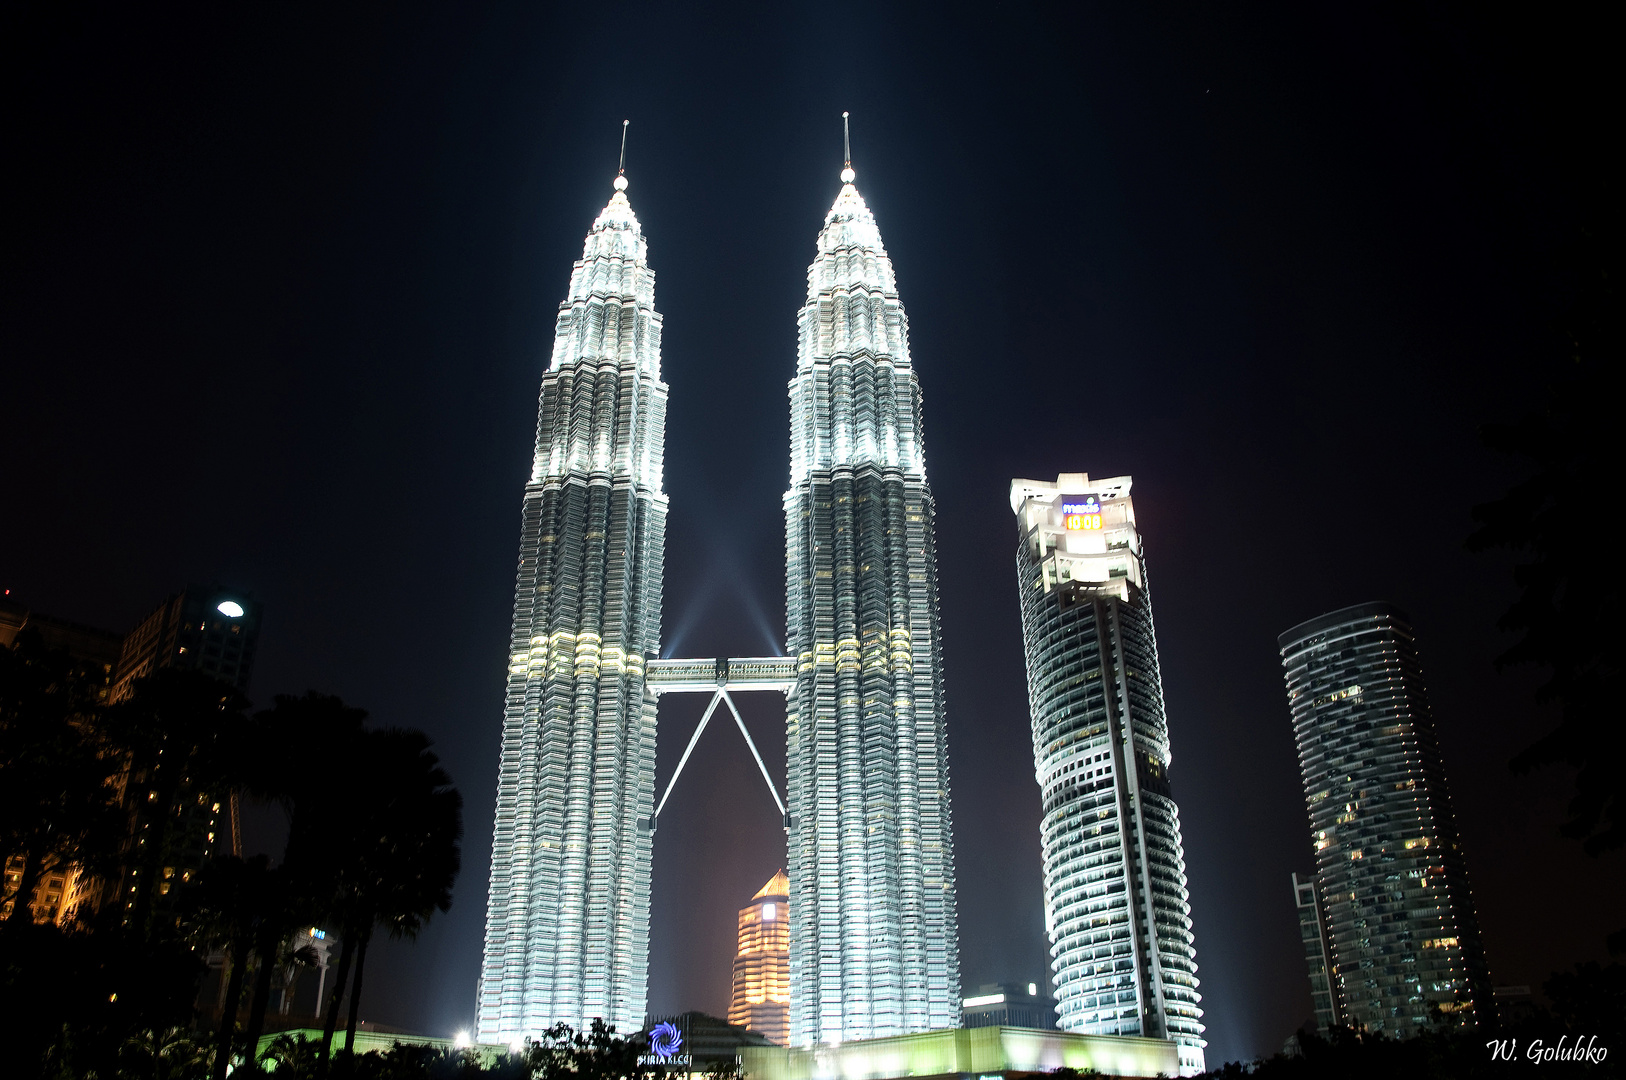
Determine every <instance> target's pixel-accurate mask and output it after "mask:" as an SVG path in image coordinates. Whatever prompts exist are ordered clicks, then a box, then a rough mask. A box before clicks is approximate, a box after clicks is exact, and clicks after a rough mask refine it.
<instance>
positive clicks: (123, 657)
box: [0, 585, 261, 923]
mask: <svg viewBox="0 0 1626 1080" xmlns="http://www.w3.org/2000/svg"><path fill="white" fill-rule="evenodd" d="M260 612H261V607H260V604H259V603H258V602H257V601H256V600H254V598H253V597H252V596H250V595H249V594H247V593H244V592H242V591H240V590H236V589H229V588H226V587H224V586H221V585H188V586H187V587H186V588H185V589H184V590H183V591H181V592H179V593H176V594H175V595H173V596H170V597H168V598H167V599H165V600H164V602H163V603H162V604H161V605H159V607H158V608H157V610H155V611H153V612H152V614H150V615H148V616H147V617H146V618H145V619H142V620H141V622H140V623H138V624H137V625H136V628H135V629H134V630H131V631H130V632H129V633H128V634H124V635H118V634H114V633H111V632H109V631H105V630H98V629H96V628H94V627H88V626H82V625H80V624H77V623H71V622H67V621H65V620H61V619H55V618H52V617H50V616H48V615H41V614H39V613H37V612H31V611H29V610H28V609H26V608H24V607H22V605H20V604H15V603H13V602H11V601H10V600H9V598H8V599H7V600H6V601H5V602H3V603H0V645H10V644H12V643H13V641H14V640H15V638H16V636H17V634H18V633H21V632H22V631H23V630H25V629H34V630H37V631H38V632H39V633H40V635H41V637H42V639H43V641H44V643H45V644H46V645H47V646H48V647H50V648H56V649H63V650H65V651H66V652H68V653H69V654H70V655H71V656H73V657H74V658H76V659H78V660H80V661H83V662H85V663H87V664H90V665H92V668H93V670H96V671H99V672H100V673H101V677H102V678H103V679H105V690H103V691H101V692H100V696H101V697H102V698H103V700H105V701H107V702H108V703H111V704H117V703H118V702H121V701H123V700H125V699H126V698H128V697H129V696H130V695H131V694H132V693H133V692H134V691H135V683H136V680H138V679H142V678H146V677H147V676H149V675H151V674H152V673H153V672H154V671H157V670H158V669H159V668H183V669H189V670H197V671H202V672H203V673H204V674H207V675H210V676H212V677H213V678H216V679H219V680H221V681H222V682H226V683H229V684H231V685H232V686H234V687H235V688H236V689H237V690H238V691H240V692H242V691H246V690H247V689H248V683H249V677H250V675H251V674H252V672H253V664H254V649H255V646H256V644H257V643H258V641H259V631H260ZM141 779H142V778H141V776H140V775H139V774H135V773H132V771H131V768H130V767H128V766H127V767H126V768H125V770H124V771H123V772H122V773H121V774H120V775H119V777H118V783H117V790H118V792H119V798H120V800H121V803H122V809H123V811H124V812H125V813H126V814H127V815H128V825H127V829H128V832H127V835H126V838H125V848H126V856H125V859H124V862H125V863H126V865H124V866H122V867H119V868H116V869H113V870H109V871H104V872H103V873H102V874H99V875H92V874H87V873H86V872H85V871H84V869H83V868H82V867H80V866H77V865H63V866H59V867H56V868H55V869H54V870H53V871H52V872H51V873H49V874H47V875H46V876H45V877H44V878H42V880H41V882H40V885H39V887H38V888H37V889H36V890H35V898H34V908H35V914H36V917H37V918H44V919H49V920H50V921H54V922H58V923H71V922H73V921H74V920H76V919H78V918H82V917H88V916H89V915H90V914H91V913H92V912H94V911H96V910H98V909H102V908H103V907H104V906H105V905H107V904H112V903H123V906H124V907H125V909H126V911H128V910H129V909H130V908H131V906H132V905H131V904H130V903H129V902H127V901H121V900H120V899H119V898H120V897H121V896H124V895H126V894H127V893H128V890H127V889H126V888H123V887H122V885H123V884H124V883H126V882H127V881H128V880H129V879H130V875H131V874H132V873H134V872H135V869H134V867H133V866H131V865H128V864H129V862H130V852H132V851H133V850H134V848H135V845H136V844H137V841H138V838H139V837H141V836H142V835H144V834H145V830H146V827H147V825H148V822H147V820H146V817H147V814H148V810H147V804H146V803H145V802H144V801H143V800H140V799H137V798H134V797H133V796H132V795H131V794H130V792H131V791H132V790H139V789H142V784H141V782H140V781H141ZM166 831H167V833H168V835H169V837H170V855H169V859H168V861H169V863H170V865H166V866H164V867H163V868H162V870H161V872H162V873H163V875H164V880H163V881H161V882H160V883H159V885H158V886H157V890H158V893H157V903H158V904H159V905H160V906H161V907H163V906H167V904H168V903H169V902H170V901H169V899H168V898H169V897H170V896H171V894H172V892H173V891H174V889H175V888H176V887H178V886H180V885H182V884H184V883H185V882H187V881H189V880H191V878H192V876H193V875H194V874H195V873H197V871H198V869H199V868H200V867H202V865H203V864H204V863H205V862H206V861H208V859H209V858H211V857H212V856H214V855H217V854H223V853H233V852H236V853H240V852H241V846H242V828H241V824H240V820H239V813H238V804H237V797H236V796H235V795H232V796H231V797H230V798H228V799H227V800H226V801H224V802H213V801H210V802H207V803H199V804H190V803H188V805H186V806H184V807H183V808H182V809H181V810H180V811H179V817H178V819H177V820H176V821H175V822H174V823H173V824H172V825H171V827H170V828H169V829H168V830H166ZM19 861H20V860H19V859H17V858H15V857H14V858H13V859H12V860H11V861H10V862H9V863H8V865H7V867H6V872H7V876H8V880H9V879H10V878H11V877H12V876H13V875H15V876H17V877H18V878H19V879H20V876H21V875H20V867H19ZM5 910H6V911H8V912H9V910H10V909H9V905H8V906H7V908H6V909H5Z"/></svg>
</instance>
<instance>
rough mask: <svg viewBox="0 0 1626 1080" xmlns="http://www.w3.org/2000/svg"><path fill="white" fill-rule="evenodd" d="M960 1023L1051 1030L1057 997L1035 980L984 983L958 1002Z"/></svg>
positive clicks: (1054, 1020) (961, 1024) (972, 1025)
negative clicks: (1043, 990) (1031, 981)
mask: <svg viewBox="0 0 1626 1080" xmlns="http://www.w3.org/2000/svg"><path fill="white" fill-rule="evenodd" d="M960 1026H961V1027H968V1028H975V1027H1019V1028H1038V1029H1041V1030H1046V1029H1054V1028H1055V1026H1056V999H1055V998H1053V997H1049V996H1047V995H1044V994H1041V993H1039V984H1038V983H1027V984H1025V985H1024V984H1023V983H984V984H983V985H981V986H979V987H977V989H976V990H975V991H974V992H973V993H969V994H967V995H966V996H965V1000H964V1001H962V1002H960Z"/></svg>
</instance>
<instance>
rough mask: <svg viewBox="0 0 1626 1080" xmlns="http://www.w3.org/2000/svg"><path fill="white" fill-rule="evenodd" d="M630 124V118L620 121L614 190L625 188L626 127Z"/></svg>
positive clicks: (623, 189)
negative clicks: (619, 160)
mask: <svg viewBox="0 0 1626 1080" xmlns="http://www.w3.org/2000/svg"><path fill="white" fill-rule="evenodd" d="M631 125H632V121H631V120H623V121H621V164H620V165H618V166H617V167H616V170H615V190H617V191H625V190H627V128H628V127H630V126H631Z"/></svg>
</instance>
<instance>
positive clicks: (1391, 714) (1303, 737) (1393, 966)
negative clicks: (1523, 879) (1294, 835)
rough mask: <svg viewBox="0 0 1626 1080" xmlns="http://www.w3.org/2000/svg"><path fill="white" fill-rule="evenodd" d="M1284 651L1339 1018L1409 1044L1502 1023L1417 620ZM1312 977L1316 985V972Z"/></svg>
mask: <svg viewBox="0 0 1626 1080" xmlns="http://www.w3.org/2000/svg"><path fill="white" fill-rule="evenodd" d="M1278 644H1279V645H1280V647H1281V656H1282V666H1283V669H1284V671H1285V674H1286V679H1287V698H1288V706H1289V708H1290V710H1291V711H1292V716H1293V734H1294V738H1295V739H1296V740H1297V743H1298V753H1299V768H1300V770H1301V772H1302V774H1303V779H1304V797H1305V805H1306V808H1307V810H1308V811H1309V817H1310V830H1311V834H1312V840H1313V843H1314V846H1315V858H1316V873H1315V886H1316V892H1317V894H1318V896H1319V899H1320V901H1321V903H1322V905H1323V918H1324V929H1325V934H1326V937H1327V960H1328V962H1329V963H1330V965H1331V966H1330V987H1329V993H1330V994H1331V996H1332V1000H1330V1001H1329V1007H1328V1013H1329V1014H1331V1015H1341V1017H1342V1023H1344V1024H1348V1025H1350V1026H1355V1027H1364V1028H1366V1029H1368V1030H1371V1031H1379V1032H1382V1033H1383V1034H1385V1035H1394V1036H1399V1037H1405V1036H1407V1035H1410V1034H1413V1033H1415V1032H1417V1031H1419V1030H1421V1029H1423V1028H1426V1027H1427V1026H1429V1024H1430V1023H1431V1021H1432V1018H1433V1017H1434V1016H1436V1015H1444V1016H1445V1017H1447V1018H1454V1019H1456V1020H1457V1021H1458V1022H1459V1023H1463V1024H1472V1023H1478V1022H1482V1021H1487V1022H1488V1020H1489V1017H1490V1013H1489V1009H1490V996H1489V995H1490V990H1489V978H1488V976H1487V974H1486V969H1485V959H1484V952H1483V950H1482V949H1481V947H1480V942H1479V928H1478V920H1477V918H1476V917H1475V914H1474V906H1473V896H1472V894H1471V892H1470V891H1469V888H1468V875H1467V870H1466V867H1465V865H1464V862H1463V858H1462V849H1461V846H1460V844H1459V843H1458V839H1457V828H1456V822H1455V819H1454V818H1453V816H1452V813H1451V799H1450V795H1449V792H1448V791H1447V788H1446V782H1445V768H1444V765H1443V763H1442V761H1441V757H1440V748H1439V743H1438V742H1437V741H1436V739H1435V735H1434V719H1433V715H1432V714H1431V713H1430V711H1429V706H1428V696H1427V693H1426V690H1425V687H1424V684H1423V672H1422V666H1421V664H1420V663H1419V661H1418V656H1417V645H1416V640H1415V638H1414V635H1413V633H1412V628H1411V621H1410V619H1408V618H1407V617H1406V614H1405V613H1404V612H1402V611H1401V610H1400V609H1399V608H1397V607H1395V606H1393V605H1392V604H1385V603H1369V604H1359V605H1356V606H1354V607H1348V608H1343V609H1341V610H1339V611H1334V612H1332V613H1330V614H1327V615H1323V616H1321V617H1319V618H1315V619H1311V620H1309V621H1308V622H1305V623H1301V624H1299V625H1298V626H1295V627H1293V628H1292V629H1291V630H1289V631H1287V632H1286V633H1284V634H1282V635H1281V636H1280V638H1279V639H1278ZM1311 974H1312V988H1313V986H1314V983H1313V977H1314V964H1313V962H1312V971H1311ZM1319 1013H1320V1010H1319V1009H1318V1018H1319Z"/></svg>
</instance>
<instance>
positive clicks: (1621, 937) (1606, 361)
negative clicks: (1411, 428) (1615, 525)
mask: <svg viewBox="0 0 1626 1080" xmlns="http://www.w3.org/2000/svg"><path fill="white" fill-rule="evenodd" d="M1617 258H1618V251H1617V250H1616V249H1615V248H1614V247H1613V246H1611V245H1608V244H1606V243H1604V242H1603V241H1602V240H1600V239H1599V238H1598V237H1593V236H1590V235H1588V236H1587V237H1585V238H1583V241H1582V242H1581V243H1580V244H1579V246H1578V248H1577V250H1576V252H1575V253H1574V255H1573V258H1572V260H1571V261H1573V262H1574V263H1575V266H1576V269H1577V271H1578V272H1577V273H1576V274H1575V278H1576V282H1575V284H1576V288H1575V296H1574V303H1573V304H1572V307H1571V311H1570V312H1569V314H1568V316H1567V324H1566V325H1565V326H1564V327H1563V328H1562V331H1561V332H1560V333H1558V334H1555V335H1554V339H1555V342H1557V343H1559V345H1560V347H1561V350H1562V355H1563V357H1564V358H1565V361H1566V362H1565V365H1564V367H1565V374H1564V375H1563V376H1562V377H1561V378H1560V380H1559V381H1558V382H1557V383H1556V384H1555V385H1554V386H1553V387H1551V389H1550V390H1549V391H1548V393H1547V395H1546V396H1545V399H1544V400H1543V401H1541V402H1540V403H1539V404H1538V405H1537V407H1536V408H1535V409H1534V410H1533V411H1531V412H1530V413H1529V414H1527V415H1526V416H1524V417H1522V418H1521V419H1519V420H1517V421H1516V422H1514V423H1509V424H1494V425H1490V426H1488V427H1486V428H1485V431H1484V438H1485V442H1486V443H1487V444H1488V445H1489V446H1490V447H1491V448H1492V449H1494V450H1497V451H1499V452H1501V453H1504V454H1508V455H1511V456H1514V457H1517V458H1522V459H1523V460H1524V461H1525V463H1526V464H1527V465H1528V466H1529V468H1530V472H1529V475H1528V476H1527V477H1526V478H1525V479H1524V480H1522V481H1520V482H1519V483H1517V484H1515V485H1514V486H1513V487H1512V488H1511V489H1510V490H1509V491H1508V493H1507V494H1506V495H1504V496H1503V497H1502V498H1500V499H1498V500H1496V501H1494V502H1490V503H1486V504H1484V505H1482V506H1478V507H1476V508H1475V509H1474V518H1475V520H1476V521H1477V522H1478V523H1479V527H1478V529H1477V531H1475V533H1474V534H1473V535H1472V536H1471V537H1470V538H1469V541H1468V546H1469V548H1471V549H1473V550H1478V551H1488V550H1495V549H1500V550H1505V551H1509V552H1512V553H1513V554H1514V555H1516V556H1519V557H1521V558H1522V560H1523V561H1522V562H1520V563H1519V564H1518V565H1517V566H1516V567H1515V569H1514V580H1515V583H1516V584H1517V586H1518V590H1519V592H1518V596H1517V599H1516V600H1515V601H1514V603H1513V605H1512V607H1510V608H1509V609H1508V610H1507V612H1506V613H1505V614H1504V615H1503V617H1502V619H1501V623H1500V625H1501V627H1502V629H1504V630H1507V631H1511V632H1514V633H1517V634H1519V635H1520V637H1519V639H1518V641H1517V642H1516V643H1515V644H1514V645H1513V647H1512V648H1510V649H1508V650H1507V651H1506V652H1504V653H1503V654H1502V655H1501V656H1500V657H1498V659H1497V665H1498V667H1502V668H1506V667H1509V666H1514V665H1532V666H1535V667H1539V668H1543V669H1545V671H1546V673H1547V676H1548V678H1547V681H1546V682H1545V683H1544V684H1543V685H1542V686H1541V688H1540V689H1539V691H1538V692H1537V697H1538V699H1539V700H1541V701H1543V702H1550V703H1553V704H1556V705H1557V706H1559V721H1558V725H1557V726H1556V727H1555V728H1553V729H1552V730H1551V731H1548V732H1546V733H1545V734H1543V735H1542V736H1541V737H1540V738H1539V739H1537V740H1536V741H1535V742H1534V743H1532V744H1531V745H1530V746H1528V747H1527V748H1526V749H1525V750H1524V751H1523V752H1521V753H1520V754H1519V755H1518V756H1517V757H1516V758H1515V759H1514V760H1513V763H1512V764H1513V768H1514V769H1515V770H1517V771H1520V772H1525V771H1529V770H1531V769H1536V768H1540V767H1543V766H1548V765H1555V764H1564V765H1568V766H1570V767H1571V768H1573V769H1574V770H1575V791H1574V796H1573V798H1572V799H1571V801H1570V805H1569V808H1568V817H1567V820H1565V821H1564V822H1563V824H1562V826H1561V831H1562V832H1563V834H1564V835H1566V836H1570V837H1573V838H1576V839H1579V840H1581V841H1583V843H1584V845H1585V848H1586V851H1587V852H1588V853H1589V854H1593V855H1597V854H1600V853H1602V852H1604V851H1609V850H1616V849H1619V848H1621V847H1622V846H1626V779H1623V777H1622V773H1621V770H1620V769H1619V768H1618V767H1617V765H1616V763H1617V762H1618V761H1619V760H1620V759H1621V757H1622V754H1623V752H1626V725H1623V724H1622V723H1621V714H1620V701H1621V697H1620V693H1621V658H1622V655H1623V651H1626V629H1623V628H1622V625H1621V622H1620V619H1619V618H1618V612H1619V607H1620V601H1621V567H1620V560H1619V558H1618V557H1617V553H1616V551H1615V547H1616V544H1615V538H1614V533H1613V530H1611V529H1609V528H1608V527H1607V526H1606V525H1605V523H1604V520H1603V518H1602V517H1600V507H1607V505H1608V502H1607V500H1605V499H1604V498H1603V495H1604V493H1606V492H1608V491H1610V490H1612V489H1613V482H1614V479H1615V472H1616V469H1615V464H1616V461H1617V460H1618V458H1619V451H1618V449H1617V447H1616V440H1615V437H1614V430H1615V428H1614V425H1615V422H1616V416H1615V412H1616V410H1615V405H1614V403H1615V399H1616V397H1617V394H1616V393H1615V392H1614V389H1613V386H1614V379H1615V377H1617V376H1616V369H1617V368H1618V366H1619V357H1620V354H1621V351H1622V346H1623V344H1626V343H1623V342H1622V340H1621V329H1622V320H1621V317H1620V311H1619V298H1618V297H1617V296H1616V290H1615V285H1614V278H1613V275H1612V273H1611V270H1612V266H1611V264H1612V262H1613V260H1615V259H1617ZM1610 945H1611V948H1614V949H1626V931H1622V932H1621V933H1619V934H1616V935H1614V936H1613V937H1612V938H1611V939H1610Z"/></svg>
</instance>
